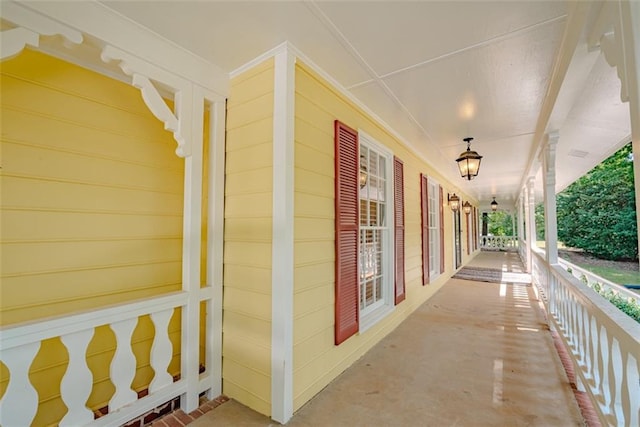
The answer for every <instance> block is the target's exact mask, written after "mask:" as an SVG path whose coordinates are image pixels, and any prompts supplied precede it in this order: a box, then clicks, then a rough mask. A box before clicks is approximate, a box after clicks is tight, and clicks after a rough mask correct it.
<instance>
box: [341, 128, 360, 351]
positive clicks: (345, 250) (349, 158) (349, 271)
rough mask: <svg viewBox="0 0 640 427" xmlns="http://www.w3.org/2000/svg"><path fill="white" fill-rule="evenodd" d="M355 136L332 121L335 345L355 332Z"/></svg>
mask: <svg viewBox="0 0 640 427" xmlns="http://www.w3.org/2000/svg"><path fill="white" fill-rule="evenodd" d="M359 148H360V147H359V144H358V133H357V132H356V131H355V130H353V129H351V128H349V127H347V126H345V125H344V124H343V123H340V122H339V121H337V120H336V121H335V208H336V211H335V215H336V224H335V225H336V237H335V244H336V254H335V255H336V259H335V266H336V267H335V268H336V271H335V275H336V277H335V280H336V295H335V343H336V345H338V344H340V343H341V342H343V341H344V340H346V339H347V338H349V337H350V336H352V335H353V334H355V333H356V332H358V320H359V310H358V225H359V216H358V208H359V199H358V174H359V163H360V162H359V154H358V153H359Z"/></svg>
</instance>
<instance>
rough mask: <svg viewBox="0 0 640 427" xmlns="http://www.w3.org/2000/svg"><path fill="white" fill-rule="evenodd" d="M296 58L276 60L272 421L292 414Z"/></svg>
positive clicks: (286, 51) (286, 55)
mask: <svg viewBox="0 0 640 427" xmlns="http://www.w3.org/2000/svg"><path fill="white" fill-rule="evenodd" d="M294 79H295V57H294V56H293V53H292V52H291V51H290V50H289V48H288V46H285V48H284V49H283V50H282V51H281V52H279V53H278V54H276V56H275V81H274V105H273V239H272V254H273V255H272V256H273V259H272V273H271V301H272V302H271V418H272V419H274V420H275V421H278V422H279V423H281V424H285V423H286V422H287V421H289V419H290V418H291V416H292V415H293V268H294V265H293V249H294V248H293V179H294V168H293V164H294V157H293V156H294V150H293V146H294V101H295V93H294Z"/></svg>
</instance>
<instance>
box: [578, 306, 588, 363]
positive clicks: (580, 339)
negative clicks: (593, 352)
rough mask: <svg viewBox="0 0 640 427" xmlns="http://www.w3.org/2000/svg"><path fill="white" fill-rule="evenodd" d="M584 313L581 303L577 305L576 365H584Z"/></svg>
mask: <svg viewBox="0 0 640 427" xmlns="http://www.w3.org/2000/svg"><path fill="white" fill-rule="evenodd" d="M584 313H585V309H584V306H583V305H582V304H579V305H578V313H577V314H578V319H577V320H578V323H577V325H578V365H579V366H584V358H585V353H586V350H587V348H586V347H585V338H584Z"/></svg>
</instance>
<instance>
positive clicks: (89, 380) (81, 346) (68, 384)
mask: <svg viewBox="0 0 640 427" xmlns="http://www.w3.org/2000/svg"><path fill="white" fill-rule="evenodd" d="M93 331H94V330H93V328H91V329H87V330H84V331H79V332H75V333H72V334H67V335H62V336H61V337H60V341H62V344H64V346H65V347H67V351H68V353H69V364H68V365H67V372H65V374H64V377H62V382H61V383H60V395H61V397H62V400H63V401H64V403H65V404H66V405H67V408H69V411H68V412H67V414H66V415H65V416H64V418H63V419H62V420H61V421H60V425H61V426H79V425H85V424H88V423H90V422H91V421H93V412H91V411H90V410H89V409H88V408H87V407H86V403H87V399H88V398H89V394H91V389H92V388H93V375H92V374H91V371H90V370H89V367H88V366H87V357H86V355H87V346H88V345H89V341H91V338H92V337H93Z"/></svg>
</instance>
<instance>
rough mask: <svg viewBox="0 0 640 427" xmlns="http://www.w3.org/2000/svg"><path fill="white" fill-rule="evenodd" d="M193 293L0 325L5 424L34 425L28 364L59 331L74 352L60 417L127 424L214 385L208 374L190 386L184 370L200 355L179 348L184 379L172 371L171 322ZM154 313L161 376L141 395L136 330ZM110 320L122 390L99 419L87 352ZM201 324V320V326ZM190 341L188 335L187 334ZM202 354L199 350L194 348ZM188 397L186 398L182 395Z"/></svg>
mask: <svg viewBox="0 0 640 427" xmlns="http://www.w3.org/2000/svg"><path fill="white" fill-rule="evenodd" d="M188 295H189V294H188V293H187V292H182V291H181V292H174V293H171V294H167V295H163V296H160V297H157V298H152V299H146V300H141V301H136V302H132V303H128V304H119V305H115V306H111V307H108V308H103V309H98V310H94V311H87V312H83V313H79V314H74V315H70V316H61V317H55V318H48V319H46V321H38V322H29V323H26V324H21V325H16V326H7V327H3V328H0V349H2V352H1V353H0V360H2V362H3V363H4V365H5V366H6V367H7V369H8V370H9V373H10V376H9V383H8V386H7V388H6V391H5V393H4V395H3V396H2V400H0V425H2V426H28V425H31V423H32V421H33V419H34V417H35V415H36V412H37V410H38V394H37V392H36V390H35V388H34V387H33V385H32V384H31V382H30V380H29V368H30V366H31V364H32V362H33V359H34V357H35V356H36V354H37V353H38V350H39V348H40V343H41V342H42V341H43V340H46V339H49V338H55V337H60V341H61V342H62V344H63V345H64V346H65V347H66V349H67V351H68V354H69V358H68V364H67V368H66V373H65V374H64V377H63V378H62V382H61V384H60V395H61V399H62V401H63V402H64V403H65V405H66V406H67V408H68V412H67V413H66V414H65V415H64V417H63V418H62V419H61V420H60V421H59V425H60V426H84V425H89V424H91V425H96V426H106V425H121V424H124V423H126V422H127V421H130V420H132V419H134V418H136V417H137V416H140V415H142V414H144V413H145V412H147V411H149V410H151V409H153V408H155V407H157V406H159V405H161V404H163V403H165V402H168V401H170V400H172V399H173V398H175V397H177V396H181V395H185V394H186V393H195V394H196V396H195V398H196V399H197V394H198V393H200V392H202V391H204V390H203V389H202V388H205V390H206V389H207V388H208V387H206V386H205V384H208V381H207V378H205V377H206V376H207V375H208V373H206V372H205V374H203V377H202V378H200V384H196V387H193V386H191V385H190V386H189V387H188V386H187V384H186V381H185V379H184V378H185V375H184V370H188V371H192V370H194V369H195V370H196V371H197V370H198V369H199V366H198V363H197V357H196V358H195V363H193V362H189V360H192V359H193V358H191V357H187V354H184V353H185V352H184V350H183V351H182V353H183V354H181V355H180V357H181V366H182V369H183V372H182V379H180V380H178V381H176V382H174V380H173V377H172V376H171V375H170V374H169V372H168V367H169V362H170V361H171V358H172V355H173V346H172V343H171V341H170V340H169V332H168V325H169V321H170V319H171V317H172V316H173V314H174V312H175V311H176V310H177V309H178V308H182V310H183V313H184V309H185V307H186V306H187V304H188V299H189V298H188ZM145 315H149V317H150V318H151V321H152V322H153V325H154V328H155V335H154V338H153V344H152V346H151V349H150V355H149V359H150V363H151V367H152V368H153V371H154V372H155V376H154V378H153V380H152V381H151V383H150V384H149V388H148V395H147V396H145V397H143V398H140V399H138V394H137V393H136V391H135V390H133V389H132V388H131V383H132V381H133V379H134V376H135V374H136V357H135V355H134V353H133V349H132V343H131V336H132V333H133V331H134V329H135V327H136V325H137V324H138V319H139V318H140V317H141V316H145ZM103 325H108V326H109V327H110V328H111V330H112V331H113V333H114V335H115V339H116V350H115V354H114V356H113V359H112V361H111V366H110V372H109V378H110V380H111V382H112V383H113V385H114V387H115V393H114V394H113V396H112V398H111V400H110V401H109V411H108V414H106V415H104V416H102V417H100V418H98V419H95V420H94V412H93V411H92V410H91V409H89V408H87V407H86V405H85V403H86V401H87V399H88V398H89V395H90V394H91V392H92V388H93V376H92V373H91V371H90V370H89V368H88V366H87V358H86V356H87V355H86V351H87V346H88V344H89V342H90V341H91V339H92V337H93V334H94V331H95V329H96V328H97V327H99V326H103ZM195 327H196V328H197V327H198V325H195ZM182 335H183V340H184V333H183V334H182ZM192 350H193V351H195V352H196V353H195V354H197V352H198V349H197V348H195V349H192ZM183 400H184V399H183Z"/></svg>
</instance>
